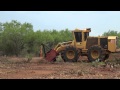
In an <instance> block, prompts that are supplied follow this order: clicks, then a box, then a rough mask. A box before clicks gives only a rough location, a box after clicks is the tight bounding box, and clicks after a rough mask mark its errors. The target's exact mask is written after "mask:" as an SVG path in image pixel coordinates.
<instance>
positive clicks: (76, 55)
mask: <svg viewBox="0 0 120 90" xmlns="http://www.w3.org/2000/svg"><path fill="white" fill-rule="evenodd" d="M71 50H72V51H73V52H74V57H73V58H72V59H70V58H69V57H67V52H68V51H71ZM61 57H62V59H63V60H64V62H77V60H78V58H79V52H78V50H77V49H76V48H74V47H73V46H68V47H66V49H65V50H64V51H62V52H61Z"/></svg>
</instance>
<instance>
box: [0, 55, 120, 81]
mask: <svg viewBox="0 0 120 90" xmlns="http://www.w3.org/2000/svg"><path fill="white" fill-rule="evenodd" d="M116 58H117V59H118V60H120V54H119V53H117V54H111V55H110V57H109V59H108V60H107V61H112V62H111V63H109V64H106V65H101V64H99V63H90V62H87V58H86V57H80V59H79V60H78V62H76V63H69V62H66V63H65V62H63V61H62V60H60V59H59V60H58V61H57V62H54V63H50V62H47V61H45V60H44V59H41V58H39V57H33V58H32V60H31V61H30V62H27V58H18V57H0V78H1V79H119V78H120V65H119V64H116V65H115V64H114V65H112V63H114V60H115V59H116Z"/></svg>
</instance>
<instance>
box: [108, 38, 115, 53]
mask: <svg viewBox="0 0 120 90" xmlns="http://www.w3.org/2000/svg"><path fill="white" fill-rule="evenodd" d="M116 40H117V36H108V50H109V51H111V52H116V48H117V46H116Z"/></svg>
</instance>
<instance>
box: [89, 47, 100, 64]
mask: <svg viewBox="0 0 120 90" xmlns="http://www.w3.org/2000/svg"><path fill="white" fill-rule="evenodd" d="M92 51H96V52H97V53H98V57H97V58H94V57H93V56H92V54H91V53H92ZM101 56H102V49H101V47H99V46H92V47H90V48H89V49H88V60H89V61H90V62H92V61H95V60H97V59H99V60H100V61H101Z"/></svg>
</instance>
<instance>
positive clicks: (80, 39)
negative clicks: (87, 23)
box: [74, 32, 89, 49]
mask: <svg viewBox="0 0 120 90" xmlns="http://www.w3.org/2000/svg"><path fill="white" fill-rule="evenodd" d="M74 36H75V45H76V47H77V48H82V49H84V48H85V47H86V39H87V37H88V36H89V32H74Z"/></svg>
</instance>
